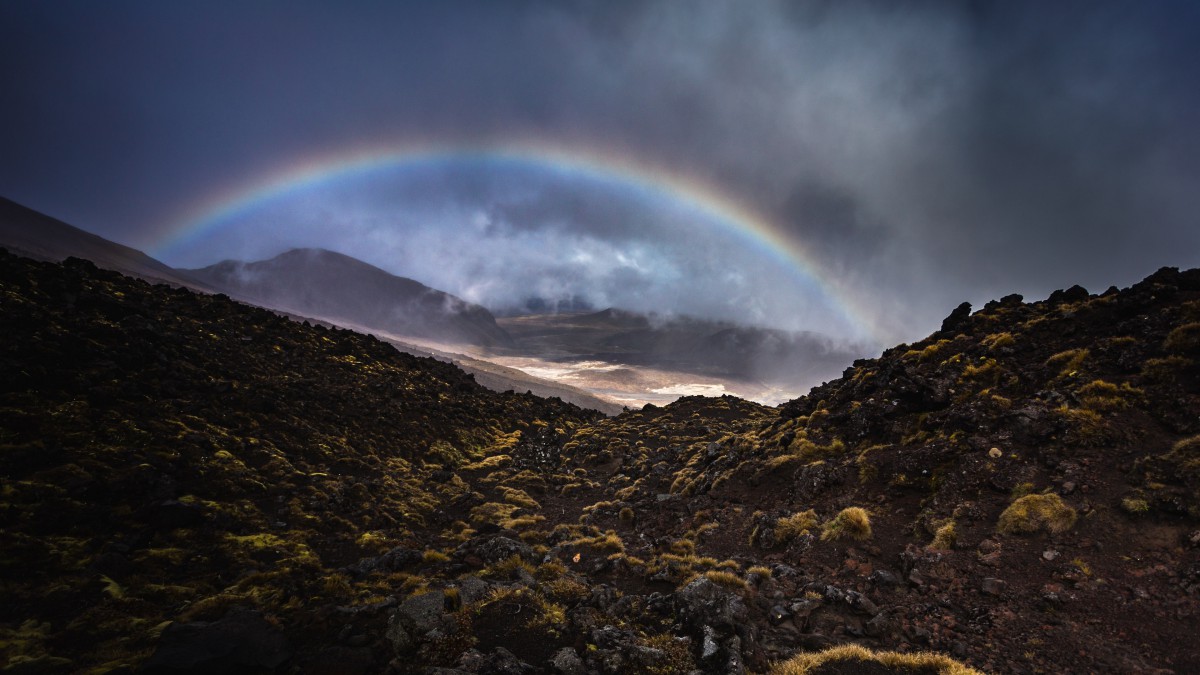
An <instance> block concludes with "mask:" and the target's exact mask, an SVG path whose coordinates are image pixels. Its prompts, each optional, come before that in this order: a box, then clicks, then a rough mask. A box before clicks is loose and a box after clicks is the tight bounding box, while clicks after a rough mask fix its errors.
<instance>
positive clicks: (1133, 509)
mask: <svg viewBox="0 0 1200 675" xmlns="http://www.w3.org/2000/svg"><path fill="white" fill-rule="evenodd" d="M1121 508H1122V509H1124V510H1125V512H1126V513H1128V514H1130V515H1134V516H1140V515H1142V514H1143V513H1147V512H1149V511H1150V502H1148V501H1146V500H1145V499H1143V498H1141V497H1125V498H1123V499H1122V500H1121Z"/></svg>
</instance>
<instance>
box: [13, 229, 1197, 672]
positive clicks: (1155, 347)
mask: <svg viewBox="0 0 1200 675" xmlns="http://www.w3.org/2000/svg"><path fill="white" fill-rule="evenodd" d="M0 316H3V321H2V322H0V331H2V337H3V339H2V340H0V477H2V479H3V481H2V488H0V489H2V492H0V579H3V582H2V583H3V588H4V601H3V602H0V668H3V669H4V670H5V672H106V671H111V670H119V671H125V672H150V673H210V672H243V673H251V672H253V673H257V672H288V673H293V672H301V673H334V672H336V673H378V672H393V673H442V674H448V673H603V674H617V673H686V672H696V671H699V672H702V673H713V674H715V673H741V672H774V673H780V674H786V675H792V674H794V673H839V672H864V673H868V672H869V673H970V672H988V673H1016V672H1021V673H1027V672H1178V673H1184V672H1200V650H1198V648H1197V646H1196V643H1195V640H1194V635H1193V634H1192V633H1193V632H1194V627H1195V625H1196V622H1197V620H1200V496H1198V495H1200V365H1198V362H1197V359H1198V358H1200V272H1196V271H1188V272H1179V271H1176V270H1172V269H1164V270H1160V271H1159V272H1157V273H1155V274H1154V275H1152V276H1151V277H1149V278H1148V279H1146V280H1145V281H1143V282H1141V283H1139V284H1137V285H1135V286H1133V287H1132V288H1130V289H1126V290H1123V291H1117V290H1116V289H1113V290H1111V291H1109V292H1106V293H1105V294H1103V295H1099V296H1097V295H1090V294H1088V293H1087V292H1086V291H1085V290H1083V289H1080V288H1075V289H1071V290H1068V291H1063V292H1060V293H1056V294H1055V295H1054V296H1052V297H1051V298H1050V299H1049V300H1047V301H1043V302H1035V303H1025V302H1023V301H1022V300H1021V299H1020V298H1019V297H1016V296H1010V297H1008V298H1005V299H1004V300H1002V301H999V302H994V303H989V304H988V305H986V306H985V307H984V308H983V309H982V310H980V311H979V312H976V313H974V314H972V313H971V312H970V308H969V307H963V308H960V309H959V310H956V311H955V313H954V314H952V315H951V317H950V318H948V320H947V321H946V322H945V323H944V324H943V326H942V329H941V330H940V331H938V332H936V333H934V334H933V335H931V336H930V337H929V338H927V339H925V340H922V341H920V342H917V343H915V344H912V345H901V346H899V347H895V348H892V349H889V350H888V351H886V352H884V353H883V355H881V356H880V357H879V358H877V359H869V360H861V361H858V362H856V363H855V365H854V366H853V367H852V368H849V369H847V370H846V372H845V373H844V375H843V377H841V378H840V379H837V380H835V381H832V382H829V383H827V384H826V385H824V386H822V387H819V388H817V389H815V390H814V391H813V392H812V393H811V394H810V395H809V396H806V397H803V398H800V399H797V400H795V401H792V402H790V403H787V404H784V405H783V406H780V407H779V408H774V409H773V408H767V407H765V406H761V405H758V404H756V403H751V402H748V401H743V400H740V399H736V398H733V397H722V398H703V397H685V398H682V399H680V400H679V401H677V402H675V403H672V404H671V405H669V406H665V407H655V406H647V407H646V408H644V409H643V410H640V411H636V412H627V413H625V414H622V415H620V416H618V417H615V418H604V417H603V416H602V415H600V414H599V413H594V412H590V411H584V410H581V409H579V408H577V407H575V406H572V405H568V404H565V403H562V402H561V401H559V400H556V399H539V398H536V397H533V396H530V395H517V394H512V393H507V394H499V393H494V392H490V391H487V390H484V389H482V388H481V387H479V386H478V385H476V384H475V383H474V382H473V381H472V379H471V378H470V377H469V376H467V375H465V374H463V373H462V372H461V371H460V370H458V369H457V368H455V367H453V366H450V365H447V364H445V363H441V362H437V361H433V360H430V359H419V358H415V357H411V356H407V355H405V354H402V353H399V352H397V351H396V350H394V349H393V348H392V347H390V346H388V345H387V344H384V343H381V342H379V341H377V340H375V339H374V338H371V337H368V336H363V335H359V334H356V333H353V332H349V331H340V330H332V329H326V328H323V327H319V326H309V325H306V324H298V323H295V322H292V321H288V320H286V319H284V318H281V317H278V316H276V315H275V314H273V313H271V312H268V311H265V310H260V309H255V308H251V307H247V306H244V305H241V304H238V303H236V302H233V301H231V300H229V299H228V298H226V297H224V296H221V295H201V294H195V293H192V292H189V291H186V290H181V289H172V288H170V287H167V286H165V285H159V286H151V285H149V284H147V283H145V282H142V281H136V280H133V279H130V278H127V277H123V276H121V275H119V274H116V273H112V272H105V271H101V270H98V269H97V268H95V267H94V266H93V265H91V264H90V263H86V262H82V261H79V260H68V261H66V262H65V263H63V264H51V263H38V262H33V261H31V260H27V259H24V258H19V257H16V256H13V255H10V254H7V253H3V252H0ZM964 664H969V666H970V667H973V668H975V669H977V670H971V668H970V667H968V666H967V665H964Z"/></svg>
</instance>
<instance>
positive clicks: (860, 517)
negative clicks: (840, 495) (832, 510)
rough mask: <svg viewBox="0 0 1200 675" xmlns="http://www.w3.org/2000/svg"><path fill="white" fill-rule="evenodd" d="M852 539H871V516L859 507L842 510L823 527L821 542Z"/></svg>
mask: <svg viewBox="0 0 1200 675" xmlns="http://www.w3.org/2000/svg"><path fill="white" fill-rule="evenodd" d="M843 537H850V538H851V539H857V540H858V541H863V540H866V539H870V538H871V516H870V514H868V513H867V510H866V509H864V508H862V507H859V506H851V507H849V508H845V509H842V510H841V512H839V513H838V514H837V515H836V516H834V517H833V519H831V520H830V521H829V522H827V523H825V524H824V525H822V526H821V540H822V541H828V540H837V539H841V538H843Z"/></svg>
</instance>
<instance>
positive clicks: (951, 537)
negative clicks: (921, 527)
mask: <svg viewBox="0 0 1200 675" xmlns="http://www.w3.org/2000/svg"><path fill="white" fill-rule="evenodd" d="M957 541H958V532H957V531H956V530H955V523H954V521H953V520H948V521H946V522H945V523H943V524H942V526H941V527H939V528H938V529H937V531H936V532H934V533H933V542H931V543H930V544H929V546H930V548H937V549H942V550H949V549H952V548H954V544H955V543H956V542H957Z"/></svg>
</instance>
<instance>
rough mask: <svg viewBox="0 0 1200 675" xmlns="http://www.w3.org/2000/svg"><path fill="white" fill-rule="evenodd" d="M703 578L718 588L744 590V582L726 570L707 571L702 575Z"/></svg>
mask: <svg viewBox="0 0 1200 675" xmlns="http://www.w3.org/2000/svg"><path fill="white" fill-rule="evenodd" d="M704 576H705V577H707V578H708V580H709V581H711V582H713V583H714V584H717V585H718V586H724V587H726V588H732V589H734V590H739V591H741V590H745V589H746V580H745V579H742V578H741V577H739V576H738V575H736V574H734V573H733V572H729V571H727V570H709V571H707V572H705V573H704Z"/></svg>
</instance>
